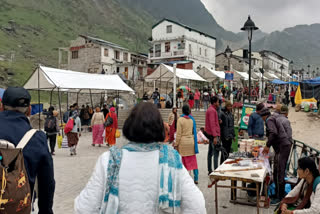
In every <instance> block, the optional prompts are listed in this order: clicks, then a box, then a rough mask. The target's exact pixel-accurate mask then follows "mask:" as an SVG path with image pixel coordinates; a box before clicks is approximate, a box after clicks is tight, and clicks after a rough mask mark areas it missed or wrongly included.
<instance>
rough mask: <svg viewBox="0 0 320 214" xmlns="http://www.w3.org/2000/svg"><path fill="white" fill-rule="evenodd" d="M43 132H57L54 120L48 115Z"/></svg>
mask: <svg viewBox="0 0 320 214" xmlns="http://www.w3.org/2000/svg"><path fill="white" fill-rule="evenodd" d="M44 130H45V131H46V132H49V133H52V132H56V131H57V126H56V118H55V117H54V116H53V115H50V116H48V117H47V118H46V121H45V123H44Z"/></svg>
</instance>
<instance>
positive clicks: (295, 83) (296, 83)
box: [289, 82, 299, 86]
mask: <svg viewBox="0 0 320 214" xmlns="http://www.w3.org/2000/svg"><path fill="white" fill-rule="evenodd" d="M289 84H291V85H296V86H298V85H299V82H289Z"/></svg>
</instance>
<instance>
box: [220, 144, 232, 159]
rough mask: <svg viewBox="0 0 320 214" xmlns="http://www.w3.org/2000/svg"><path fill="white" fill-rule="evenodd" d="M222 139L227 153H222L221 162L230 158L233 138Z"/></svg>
mask: <svg viewBox="0 0 320 214" xmlns="http://www.w3.org/2000/svg"><path fill="white" fill-rule="evenodd" d="M221 141H222V146H223V148H224V149H225V151H226V153H225V154H221V162H220V163H221V164H222V163H223V162H224V161H225V160H227V159H228V157H229V154H230V152H231V145H232V139H231V138H230V139H225V138H221Z"/></svg>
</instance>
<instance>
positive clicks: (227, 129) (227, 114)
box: [220, 102, 263, 163]
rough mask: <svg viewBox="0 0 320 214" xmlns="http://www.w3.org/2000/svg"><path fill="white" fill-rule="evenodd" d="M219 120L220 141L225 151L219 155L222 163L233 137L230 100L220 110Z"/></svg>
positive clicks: (229, 150) (225, 158) (227, 155)
mask: <svg viewBox="0 0 320 214" xmlns="http://www.w3.org/2000/svg"><path fill="white" fill-rule="evenodd" d="M221 120H222V123H221V124H220V126H221V141H222V146H223V148H224V149H225V150H226V152H227V154H226V156H224V155H221V163H223V162H224V161H225V160H227V159H228V157H229V154H230V152H231V146H232V140H233V139H234V138H235V132H234V118H233V115H232V104H231V103H230V102H226V105H225V108H224V109H223V110H222V111H221ZM262 125H263V123H262Z"/></svg>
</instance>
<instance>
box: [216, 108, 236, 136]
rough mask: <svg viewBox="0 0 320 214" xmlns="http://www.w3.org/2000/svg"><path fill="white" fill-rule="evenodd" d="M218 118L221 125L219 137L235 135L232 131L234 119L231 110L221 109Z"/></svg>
mask: <svg viewBox="0 0 320 214" xmlns="http://www.w3.org/2000/svg"><path fill="white" fill-rule="evenodd" d="M220 119H221V120H222V124H220V127H221V138H224V139H233V138H234V137H235V133H234V119H233V115H232V113H231V112H228V111H226V110H224V111H221V113H220Z"/></svg>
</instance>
